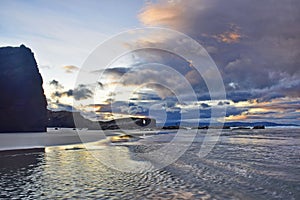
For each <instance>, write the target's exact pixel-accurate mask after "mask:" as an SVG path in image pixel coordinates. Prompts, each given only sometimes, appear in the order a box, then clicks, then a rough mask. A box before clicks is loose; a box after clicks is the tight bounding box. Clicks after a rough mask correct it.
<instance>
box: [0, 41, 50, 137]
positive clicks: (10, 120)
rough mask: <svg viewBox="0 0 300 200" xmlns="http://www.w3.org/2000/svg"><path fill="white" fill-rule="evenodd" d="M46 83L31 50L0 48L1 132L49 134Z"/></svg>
mask: <svg viewBox="0 0 300 200" xmlns="http://www.w3.org/2000/svg"><path fill="white" fill-rule="evenodd" d="M42 84H43V80H42V77H41V75H40V73H39V70H38V67H37V63H36V61H35V59H34V55H33V53H32V52H31V50H30V49H29V48H27V47H25V46H24V45H21V46H20V47H1V48H0V91H1V97H0V132H44V131H46V120H47V109H46V106H47V102H46V97H45V95H44V90H43V87H42Z"/></svg>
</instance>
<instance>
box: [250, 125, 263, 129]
mask: <svg viewBox="0 0 300 200" xmlns="http://www.w3.org/2000/svg"><path fill="white" fill-rule="evenodd" d="M252 129H265V126H264V125H258V126H254V127H253V128H252Z"/></svg>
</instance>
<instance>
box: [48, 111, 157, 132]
mask: <svg viewBox="0 0 300 200" xmlns="http://www.w3.org/2000/svg"><path fill="white" fill-rule="evenodd" d="M74 121H75V122H74ZM47 127H61V128H62V127H64V128H88V129H90V130H99V129H102V130H114V129H143V128H154V127H156V121H155V119H151V118H138V117H130V118H121V119H115V120H110V121H91V120H89V119H85V118H84V117H82V116H81V114H80V113H79V112H68V111H50V110H49V111H48V120H47Z"/></svg>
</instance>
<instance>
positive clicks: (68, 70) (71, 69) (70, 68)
mask: <svg viewBox="0 0 300 200" xmlns="http://www.w3.org/2000/svg"><path fill="white" fill-rule="evenodd" d="M62 68H63V69H64V70H65V72H66V73H73V72H74V71H77V70H79V68H78V67H76V66H74V65H66V66H63V67H62Z"/></svg>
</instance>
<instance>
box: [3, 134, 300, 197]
mask: <svg viewBox="0 0 300 200" xmlns="http://www.w3.org/2000/svg"><path fill="white" fill-rule="evenodd" d="M87 134H88V135H89V133H87ZM94 134H95V133H90V135H89V137H90V138H92V139H98V138H97V137H96V136H94ZM63 135H64V137H67V136H68V137H69V133H64V134H63ZM175 135H176V131H170V132H169V133H168V134H167V133H166V132H164V134H158V135H152V136H146V137H142V138H141V139H140V140H138V141H133V142H120V143H110V142H109V141H106V142H104V143H99V142H94V143H90V144H93V145H91V146H86V147H85V146H78V145H67V146H51V147H45V149H44V151H32V152H23V153H22V151H21V150H20V151H18V152H17V153H16V152H15V153H12V154H0V156H1V160H3V161H5V162H4V163H3V162H2V164H1V168H0V174H1V185H0V188H1V198H13V197H15V198H39V199H49V198H57V199H62V198H64V199H74V198H85V199H95V198H96V199H129V198H130V199H141V198H146V199H172V198H173V199H286V198H288V199H299V197H300V188H299V180H300V179H299V177H300V173H299V164H300V129H297V128H294V129H288V128H284V129H282V128H281V129H265V130H239V131H230V130H229V131H228V130H226V131H222V134H221V135H220V137H219V140H218V142H217V143H216V144H215V146H214V147H213V149H212V150H211V152H209V154H208V155H207V156H205V157H204V158H200V157H199V156H198V153H199V150H200V148H201V145H202V142H203V139H204V138H205V131H203V130H201V131H199V132H198V134H197V136H196V137H195V140H194V142H193V143H192V144H191V146H190V147H189V148H188V150H187V151H186V152H185V153H184V154H183V155H182V156H180V158H178V160H176V161H175V162H174V163H171V164H170V165H168V166H166V167H164V168H161V169H155V170H152V171H149V172H142V173H132V172H124V171H119V170H117V169H114V168H112V167H111V166H109V165H107V164H108V163H107V161H111V160H116V161H117V162H118V163H117V164H120V165H122V166H121V168H122V169H123V167H124V166H126V165H129V164H138V165H136V166H142V164H144V165H147V164H149V160H145V157H143V156H139V155H140V153H145V152H151V151H154V150H159V149H161V148H162V147H163V146H164V145H166V144H167V143H169V142H170V140H172V139H173V138H174V137H175ZM100 139H101V138H100ZM102 141H103V140H102ZM186 141H187V138H185V139H184V140H182V143H185V142H186ZM178 144H180V142H179V143H178ZM97 145H98V146H97ZM96 147H97V148H96ZM99 158H102V159H103V160H102V161H101V160H100V159H99ZM105 159H106V160H105ZM162 159H163V157H162ZM24 160H26V162H25V163H24V162H20V161H24Z"/></svg>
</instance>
